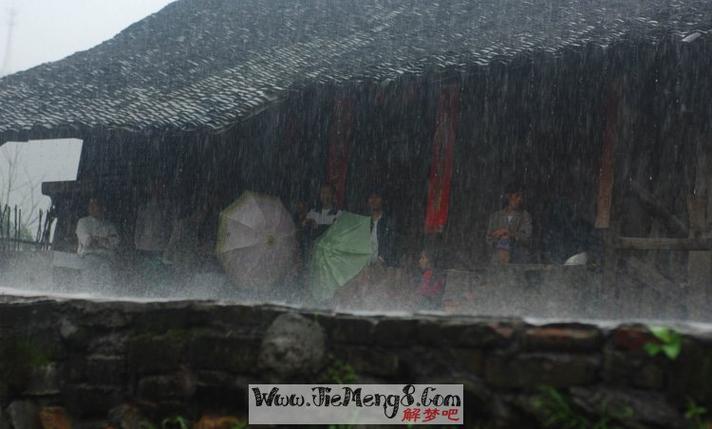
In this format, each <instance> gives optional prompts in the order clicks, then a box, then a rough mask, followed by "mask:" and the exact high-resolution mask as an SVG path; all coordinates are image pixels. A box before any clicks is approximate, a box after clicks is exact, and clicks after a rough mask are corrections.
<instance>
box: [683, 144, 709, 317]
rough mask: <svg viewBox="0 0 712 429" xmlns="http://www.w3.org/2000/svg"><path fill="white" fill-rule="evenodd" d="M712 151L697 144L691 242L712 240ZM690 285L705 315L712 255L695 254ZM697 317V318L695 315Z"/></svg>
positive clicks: (690, 263) (690, 213)
mask: <svg viewBox="0 0 712 429" xmlns="http://www.w3.org/2000/svg"><path fill="white" fill-rule="evenodd" d="M710 157H711V155H710V150H709V149H708V148H706V146H705V143H703V142H702V139H699V140H698V141H697V150H696V158H697V165H696V168H695V190H694V193H693V194H691V195H690V197H689V198H688V200H687V207H688V216H689V221H690V238H709V237H712V228H711V225H710V223H712V213H711V212H712V208H711V207H710V205H711V203H712V201H711V200H712V199H710V198H709V197H710V193H711V192H712V183H711V182H712V162H711V161H712V160H711V159H710ZM687 282H688V285H689V288H690V292H691V293H692V296H691V297H694V298H697V299H691V301H694V302H697V303H700V304H702V309H701V311H704V309H705V308H706V305H705V304H706V303H707V302H709V300H710V296H711V295H712V291H711V290H710V289H711V288H712V252H711V251H691V252H690V253H689V258H688V262H687ZM691 316H693V317H694V315H691Z"/></svg>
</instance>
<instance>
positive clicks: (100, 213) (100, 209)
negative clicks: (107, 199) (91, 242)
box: [87, 196, 104, 218]
mask: <svg viewBox="0 0 712 429" xmlns="http://www.w3.org/2000/svg"><path fill="white" fill-rule="evenodd" d="M87 212H88V213H89V216H91V217H95V218H102V217H104V202H103V201H102V200H101V198H99V197H97V196H94V197H91V198H89V203H88V205H87Z"/></svg>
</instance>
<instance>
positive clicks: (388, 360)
mask: <svg viewBox="0 0 712 429" xmlns="http://www.w3.org/2000/svg"><path fill="white" fill-rule="evenodd" d="M335 355H336V357H338V358H339V359H340V360H341V361H342V362H343V363H344V364H347V365H350V366H351V367H352V368H353V370H354V372H355V373H356V376H357V377H361V376H375V377H385V378H389V377H395V376H397V375H398V374H399V370H400V358H399V356H398V354H397V353H395V352H394V351H391V350H387V349H384V348H382V347H364V346H353V347H346V348H339V349H338V350H336V351H335Z"/></svg>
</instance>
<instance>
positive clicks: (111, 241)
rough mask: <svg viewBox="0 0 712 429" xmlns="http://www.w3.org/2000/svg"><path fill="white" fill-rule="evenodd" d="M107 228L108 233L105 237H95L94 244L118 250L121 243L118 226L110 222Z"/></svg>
mask: <svg viewBox="0 0 712 429" xmlns="http://www.w3.org/2000/svg"><path fill="white" fill-rule="evenodd" d="M105 228H106V235H105V236H103V237H93V238H92V244H93V245H94V247H100V248H102V249H106V250H116V248H117V247H119V244H120V243H121V239H120V238H119V233H118V232H117V231H116V227H115V226H114V225H113V224H109V225H107V226H106V227H105Z"/></svg>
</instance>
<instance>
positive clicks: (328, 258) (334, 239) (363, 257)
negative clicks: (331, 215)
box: [311, 212, 372, 300]
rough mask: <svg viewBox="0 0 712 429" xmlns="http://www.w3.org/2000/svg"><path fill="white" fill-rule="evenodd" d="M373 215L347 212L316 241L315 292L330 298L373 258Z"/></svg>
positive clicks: (314, 264) (312, 286) (313, 259)
mask: <svg viewBox="0 0 712 429" xmlns="http://www.w3.org/2000/svg"><path fill="white" fill-rule="evenodd" d="M371 252H372V251H371V218H370V217H368V216H359V215H357V214H353V213H349V212H343V213H342V214H341V216H339V218H338V219H337V220H336V222H334V224H333V225H332V226H330V227H329V229H327V230H326V232H324V234H323V235H322V236H321V237H319V239H318V240H317V241H316V244H315V245H314V255H313V257H312V266H311V269H312V282H311V290H312V295H313V296H314V298H316V299H317V300H327V299H330V298H332V297H333V296H334V292H336V290H337V289H338V288H340V287H341V286H343V285H345V284H346V283H347V282H348V281H349V280H351V279H353V278H354V277H356V275H357V274H358V273H359V272H360V271H361V270H362V269H363V267H365V266H366V264H368V261H369V260H370V259H371Z"/></svg>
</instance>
